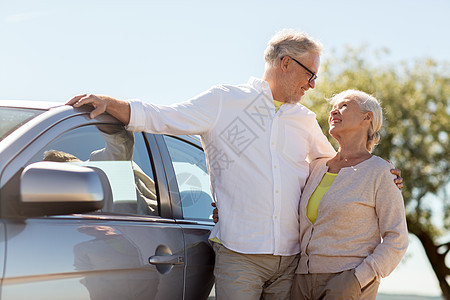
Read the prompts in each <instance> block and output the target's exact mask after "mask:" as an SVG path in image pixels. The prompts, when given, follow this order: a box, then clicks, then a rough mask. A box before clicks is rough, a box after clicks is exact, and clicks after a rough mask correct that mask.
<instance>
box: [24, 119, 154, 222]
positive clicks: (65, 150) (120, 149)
mask: <svg viewBox="0 0 450 300" xmlns="http://www.w3.org/2000/svg"><path fill="white" fill-rule="evenodd" d="M37 161H54V162H59V163H70V164H77V165H82V166H90V167H97V168H100V169H102V170H103V171H104V172H105V173H106V175H107V176H108V180H109V182H110V185H111V189H112V194H113V202H112V203H106V204H105V206H104V208H103V209H102V211H103V212H114V213H125V214H134V215H158V214H159V210H158V198H157V193H156V188H155V177H154V174H153V171H152V168H151V164H150V160H149V157H148V152H147V148H146V146H145V142H144V138H143V136H142V134H133V133H131V132H129V131H126V130H125V128H124V127H123V126H120V125H88V126H83V127H79V128H76V129H73V130H71V131H69V132H66V133H64V134H63V135H61V136H59V137H57V138H56V139H55V140H53V141H52V142H51V143H50V144H48V145H47V146H46V147H45V148H44V149H42V150H41V151H40V152H39V153H38V154H37V155H35V156H34V157H33V159H32V160H31V161H30V162H29V163H33V162H37Z"/></svg>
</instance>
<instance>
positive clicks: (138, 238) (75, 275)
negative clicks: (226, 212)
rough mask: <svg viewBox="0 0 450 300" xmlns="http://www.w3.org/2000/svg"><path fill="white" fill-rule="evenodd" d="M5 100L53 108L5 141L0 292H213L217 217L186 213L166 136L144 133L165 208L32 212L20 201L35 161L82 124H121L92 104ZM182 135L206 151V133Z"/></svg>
mask: <svg viewBox="0 0 450 300" xmlns="http://www.w3.org/2000/svg"><path fill="white" fill-rule="evenodd" d="M2 106H8V107H23V108H33V109H49V110H47V111H45V112H43V113H42V114H40V115H38V116H37V117H35V118H33V119H32V120H30V121H28V122H27V123H25V124H24V125H22V126H21V127H20V128H18V129H17V130H16V131H14V132H13V133H11V134H10V135H8V136H7V137H6V138H4V139H3V140H2V141H0V216H1V217H2V219H0V271H3V272H2V273H1V274H3V276H2V278H1V280H2V283H1V294H0V295H1V296H0V299H2V300H4V299H62V298H64V299H207V297H208V295H209V291H210V289H211V287H212V285H213V275H212V273H213V265H214V253H213V251H212V249H211V246H210V244H209V242H208V236H209V234H210V231H211V229H212V227H213V223H212V220H211V221H204V220H203V221H199V220H187V219H184V218H183V214H182V207H181V206H182V203H181V200H180V195H179V189H178V187H177V185H176V181H174V169H173V165H172V164H171V162H170V159H171V158H170V155H169V153H168V150H167V147H166V145H165V141H164V139H163V137H162V136H161V135H153V134H139V133H137V134H135V136H136V135H137V136H140V139H142V141H143V143H144V144H145V145H144V146H142V144H141V145H140V146H139V147H141V148H142V147H143V148H142V149H144V148H145V149H144V150H143V151H144V152H145V153H146V154H145V155H144V156H147V158H145V157H144V158H145V159H147V160H148V161H147V163H148V164H150V165H151V168H152V172H153V174H154V176H155V179H156V182H155V188H156V192H157V196H158V205H159V207H158V215H155V216H146V215H136V214H131V215H129V214H125V213H111V212H106V211H105V212H104V211H97V212H91V213H78V214H69V215H56V216H36V217H30V216H27V214H26V210H25V209H24V208H23V206H21V205H19V204H20V203H21V201H22V200H21V196H20V192H19V191H20V189H19V188H18V187H19V186H20V184H21V178H22V177H21V176H22V173H23V170H24V168H25V167H26V166H27V165H28V164H29V163H30V161H31V160H32V158H33V157H35V155H36V154H37V153H39V152H40V151H42V149H44V148H45V147H46V146H47V145H49V144H50V143H53V141H54V140H55V139H57V138H59V137H60V136H63V135H64V134H66V133H70V132H72V131H74V130H76V129H78V128H82V127H83V126H92V125H99V124H103V125H104V124H116V125H117V124H120V122H119V121H117V120H116V119H115V118H113V117H111V116H109V115H105V114H104V115H101V116H99V117H97V118H95V119H90V117H89V112H90V110H91V109H89V108H86V107H82V108H73V107H70V106H64V105H58V104H54V103H50V104H47V103H35V102H32V103H27V102H23V101H0V107H2ZM0 126H1V125H0ZM83 128H84V127H83ZM179 138H180V139H181V140H183V141H185V142H188V143H189V144H190V145H195V147H198V148H199V149H201V143H200V142H199V141H198V140H196V138H192V137H179ZM86 143H87V144H89V141H88V140H87V141H86ZM142 149H141V150H142ZM141 159H142V157H141ZM40 201H41V200H40ZM43 201H45V199H44V200H43ZM150 258H151V263H150V261H149V259H150ZM169 260H170V263H167V261H169Z"/></svg>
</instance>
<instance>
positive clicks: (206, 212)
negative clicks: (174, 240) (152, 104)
mask: <svg viewBox="0 0 450 300" xmlns="http://www.w3.org/2000/svg"><path fill="white" fill-rule="evenodd" d="M164 139H165V141H166V145H167V148H168V149H169V153H170V157H171V158H172V164H173V168H174V170H175V175H176V178H177V183H178V189H179V191H180V197H181V204H182V209H183V217H184V218H185V219H208V220H210V219H212V215H211V214H212V207H211V202H212V196H211V188H210V181H209V175H208V169H207V166H206V160H205V155H204V153H203V150H202V149H200V148H198V147H196V146H194V145H192V144H189V143H187V142H184V141H182V140H179V139H177V138H174V137H170V136H164Z"/></svg>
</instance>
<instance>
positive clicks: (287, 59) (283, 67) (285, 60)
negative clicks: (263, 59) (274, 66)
mask: <svg viewBox="0 0 450 300" xmlns="http://www.w3.org/2000/svg"><path fill="white" fill-rule="evenodd" d="M290 63H291V58H290V57H289V56H287V55H286V56H285V57H283V58H282V59H281V63H280V66H281V70H282V71H283V72H286V71H287V68H288V66H289V64H290Z"/></svg>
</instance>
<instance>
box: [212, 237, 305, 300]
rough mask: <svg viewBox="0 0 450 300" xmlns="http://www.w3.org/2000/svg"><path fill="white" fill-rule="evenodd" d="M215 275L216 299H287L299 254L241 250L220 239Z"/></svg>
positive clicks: (216, 250) (214, 245) (216, 249)
mask: <svg viewBox="0 0 450 300" xmlns="http://www.w3.org/2000/svg"><path fill="white" fill-rule="evenodd" d="M213 248H214V251H215V252H216V263H215V266H214V276H215V277H216V287H215V288H216V299H217V300H259V299H264V300H268V299H270V300H272V299H273V300H275V299H276V300H281V299H283V300H289V299H290V291H291V285H292V279H293V277H294V271H295V269H296V268H297V263H298V255H293V256H278V255H271V254H242V253H238V252H234V251H231V250H229V249H227V248H226V247H224V246H223V245H221V244H219V243H214V244H213Z"/></svg>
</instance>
